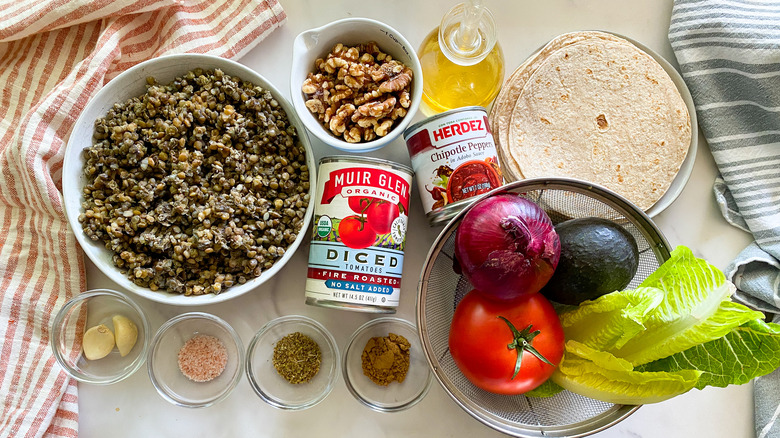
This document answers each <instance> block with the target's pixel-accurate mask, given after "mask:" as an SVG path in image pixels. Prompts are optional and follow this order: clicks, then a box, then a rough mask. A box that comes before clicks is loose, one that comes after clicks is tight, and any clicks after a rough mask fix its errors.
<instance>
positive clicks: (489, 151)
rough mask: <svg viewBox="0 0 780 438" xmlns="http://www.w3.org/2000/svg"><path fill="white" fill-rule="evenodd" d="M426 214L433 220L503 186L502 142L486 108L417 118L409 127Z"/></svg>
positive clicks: (439, 220) (433, 222) (409, 142)
mask: <svg viewBox="0 0 780 438" xmlns="http://www.w3.org/2000/svg"><path fill="white" fill-rule="evenodd" d="M404 139H405V140H406V146H407V148H408V149H409V155H410V157H411V159H412V167H413V168H414V172H415V174H416V177H415V178H416V180H417V187H418V188H419V192H420V197H421V200H422V205H423V208H424V209H425V215H426V216H427V217H428V221H429V223H430V224H431V225H439V224H441V223H443V222H444V221H446V220H448V219H450V218H451V217H452V216H454V215H455V214H456V213H457V212H458V211H460V209H461V208H463V207H464V206H465V205H466V204H467V203H468V201H472V200H473V199H472V198H474V197H475V196H479V195H483V194H485V193H487V192H489V191H491V190H493V189H495V188H497V187H500V186H501V185H503V177H502V174H501V168H500V167H499V164H498V154H497V153H496V144H495V143H494V142H493V134H492V133H491V132H490V127H489V126H488V119H487V113H486V112H485V109H484V108H482V107H478V106H477V107H465V108H458V109H455V110H452V111H447V112H445V113H441V114H438V115H436V116H433V117H430V118H428V119H426V120H423V121H422V122H419V123H416V124H414V125H412V126H411V127H409V128H408V129H407V130H406V131H405V132H404Z"/></svg>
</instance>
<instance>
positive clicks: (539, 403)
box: [417, 178, 670, 437]
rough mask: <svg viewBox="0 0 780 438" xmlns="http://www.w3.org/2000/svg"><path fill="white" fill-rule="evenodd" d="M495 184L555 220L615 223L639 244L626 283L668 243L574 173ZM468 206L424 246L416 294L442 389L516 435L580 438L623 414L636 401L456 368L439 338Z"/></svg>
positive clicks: (454, 289)
mask: <svg viewBox="0 0 780 438" xmlns="http://www.w3.org/2000/svg"><path fill="white" fill-rule="evenodd" d="M499 191H511V192H514V193H518V194H520V195H521V196H524V197H526V198H528V199H530V200H532V201H534V202H536V203H537V204H538V205H539V206H541V207H542V208H544V210H545V211H546V212H547V214H548V215H549V216H550V219H552V221H553V223H555V224H557V223H560V222H563V221H564V220H567V219H573V218H579V217H602V218H607V219H610V220H613V221H615V222H617V223H619V224H621V225H622V226H623V227H624V228H625V229H626V230H627V231H628V232H630V233H631V234H632V235H633V236H634V238H635V239H636V241H637V245H638V246H639V269H638V270H637V273H636V275H635V276H634V278H633V280H632V281H631V283H630V284H629V286H628V287H629V288H635V287H636V286H637V285H639V283H641V282H642V280H644V279H645V278H646V277H647V276H648V275H650V274H651V273H652V272H653V271H655V270H656V269H657V268H658V267H659V266H660V264H661V263H663V262H664V261H665V260H667V259H668V258H669V251H670V250H669V243H668V242H667V241H666V238H665V237H664V236H663V234H661V232H660V231H659V230H658V228H657V227H656V226H655V224H654V223H653V222H652V221H651V220H650V218H649V217H648V216H647V215H646V214H645V213H644V212H642V211H641V210H640V209H638V208H637V207H635V206H634V205H633V204H631V203H630V202H628V201H627V200H626V199H624V198H622V197H621V196H619V195H617V194H615V193H614V192H611V191H609V190H607V189H605V188H602V187H598V186H594V185H592V184H589V183H585V182H581V181H578V180H572V179H562V178H556V179H547V178H545V179H528V180H522V181H517V182H514V183H510V184H508V185H505V186H504V187H502V188H500V189H496V190H495V191H494V192H493V193H495V192H499ZM488 196H490V194H488ZM472 205H473V204H472ZM469 208H470V207H467V208H466V209H465V210H464V211H461V212H460V213H459V214H458V215H457V216H455V217H454V218H453V219H452V220H451V221H450V222H449V223H448V224H447V226H446V227H445V228H444V230H442V232H441V234H439V237H438V238H437V239H436V241H435V242H434V244H433V246H432V247H431V250H430V252H429V254H428V258H427V260H426V262H425V265H424V267H423V271H422V275H421V277H420V284H419V293H418V298H417V299H418V302H417V323H418V324H417V326H418V327H419V332H420V337H421V339H422V341H423V350H424V352H425V356H426V358H427V359H428V362H429V364H430V365H431V367H432V369H433V373H434V375H435V376H436V379H437V380H438V381H439V383H441V385H442V386H443V387H444V390H445V391H446V392H447V393H448V394H449V395H450V397H452V398H453V399H454V400H455V402H457V403H458V404H459V405H460V406H461V407H462V408H463V409H464V410H466V412H468V413H469V414H471V415H472V416H473V417H475V418H476V419H477V420H479V421H481V422H483V423H485V424H486V425H488V426H490V427H492V428H493V429H496V430H498V431H500V432H503V433H506V434H509V435H514V436H518V437H581V436H585V435H590V434H592V433H595V432H598V431H601V430H603V429H606V428H607V427H609V426H611V425H613V424H615V423H617V422H618V421H620V420H622V419H624V418H626V417H627V416H629V415H631V414H632V413H633V412H634V411H635V410H636V409H638V406H626V405H614V404H610V403H604V402H600V401H596V400H593V399H590V398H587V397H583V396H580V395H577V394H573V393H571V392H568V391H563V392H561V393H559V394H557V395H555V396H554V397H549V398H531V397H525V396H522V395H520V396H504V395H497V394H492V393H489V392H487V391H484V390H482V389H480V388H477V387H476V386H474V385H473V384H472V383H471V382H469V380H468V379H466V377H464V376H463V374H461V372H460V370H459V369H458V367H457V365H455V362H454V361H453V359H452V356H451V355H450V352H449V348H448V346H447V343H448V337H449V329H450V323H451V321H452V315H453V313H454V311H455V306H456V305H457V303H458V302H459V301H460V298H462V297H463V295H464V294H465V293H466V292H468V291H469V290H470V289H471V285H470V284H469V283H468V281H466V279H465V278H463V277H461V276H459V275H457V274H455V272H454V271H453V268H452V264H453V252H454V245H455V244H454V242H455V230H456V229H457V227H458V224H459V223H460V221H461V219H462V218H463V216H464V214H465V213H466V211H468V209H469Z"/></svg>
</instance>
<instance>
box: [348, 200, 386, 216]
mask: <svg viewBox="0 0 780 438" xmlns="http://www.w3.org/2000/svg"><path fill="white" fill-rule="evenodd" d="M376 201H379V199H377V198H371V197H367V196H350V197H348V198H347V203H349V208H351V209H352V211H354V212H355V213H360V214H364V213H365V212H366V209H367V208H368V206H369V205H371V203H372V202H376Z"/></svg>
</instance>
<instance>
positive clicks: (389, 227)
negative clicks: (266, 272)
mask: <svg viewBox="0 0 780 438" xmlns="http://www.w3.org/2000/svg"><path fill="white" fill-rule="evenodd" d="M317 172H318V178H317V193H316V197H315V199H314V202H315V203H314V221H313V224H314V225H313V229H312V236H311V246H310V249H309V271H308V276H307V278H306V304H312V305H316V306H323V307H332V308H339V309H347V310H357V311H362V312H372V313H395V311H396V308H397V307H398V303H399V301H400V296H401V271H402V269H403V262H404V247H405V246H406V227H407V223H408V222H409V196H410V193H411V188H412V174H413V172H412V169H410V168H409V167H407V166H404V165H402V164H398V163H394V162H391V161H387V160H380V159H376V158H368V157H352V156H332V157H324V158H322V159H321V160H320V163H319V168H318V171H317Z"/></svg>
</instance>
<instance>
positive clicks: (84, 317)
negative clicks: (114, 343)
mask: <svg viewBox="0 0 780 438" xmlns="http://www.w3.org/2000/svg"><path fill="white" fill-rule="evenodd" d="M114 315H124V316H125V317H127V318H129V319H130V320H131V321H133V323H135V325H136V327H138V338H137V339H136V342H135V345H134V346H133V349H132V350H130V352H129V353H128V354H127V355H126V356H124V357H122V355H120V354H119V350H118V349H117V348H116V347H114V349H113V350H112V351H111V353H109V354H108V356H106V357H104V358H102V359H97V360H88V359H87V358H86V357H84V354H83V350H82V344H81V340H82V337H83V335H84V332H85V331H86V330H87V329H88V328H90V327H93V326H96V325H98V324H105V325H106V326H108V327H109V328H110V329H111V330H112V331H113V330H114V328H113V323H112V321H111V319H112V317H113V316H114ZM150 337H151V328H150V326H149V321H148V320H147V319H146V314H145V313H144V311H143V310H142V309H141V308H140V307H139V306H138V305H137V304H136V303H134V302H133V301H131V300H130V299H129V298H128V297H127V296H125V295H124V294H122V293H120V292H116V291H113V290H109V289H95V290H90V291H86V292H83V293H80V294H78V295H76V296H75V297H73V298H72V299H71V300H70V301H68V302H67V303H65V305H64V306H63V307H62V309H60V311H59V312H57V315H56V316H55V317H54V322H53V323H52V327H51V348H52V350H53V351H54V357H55V358H56V359H57V362H58V363H59V364H60V366H61V367H62V368H63V369H64V370H65V372H66V373H68V375H69V376H71V377H73V378H74V379H76V380H78V381H80V382H84V383H92V384H97V385H108V384H111V383H116V382H119V381H120V380H122V379H124V378H126V377H128V376H130V375H131V374H133V373H134V372H136V370H138V368H140V367H141V365H143V363H144V360H146V349H147V348H148V346H149V338H150Z"/></svg>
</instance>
